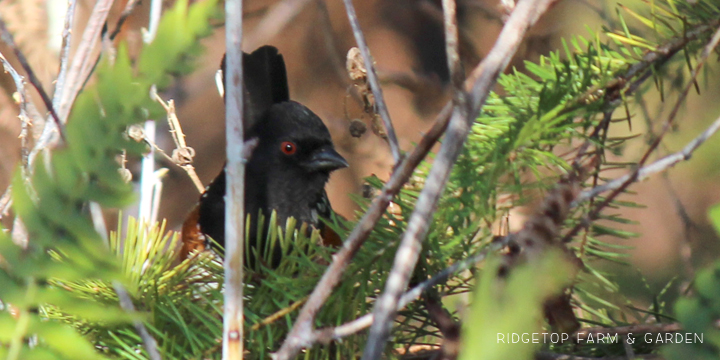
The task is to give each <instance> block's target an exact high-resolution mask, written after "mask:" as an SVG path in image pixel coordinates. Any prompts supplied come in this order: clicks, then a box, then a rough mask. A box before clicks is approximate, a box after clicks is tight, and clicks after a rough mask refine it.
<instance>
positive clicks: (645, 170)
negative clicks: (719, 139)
mask: <svg viewBox="0 0 720 360" xmlns="http://www.w3.org/2000/svg"><path fill="white" fill-rule="evenodd" d="M690 82H691V83H692V81H690ZM719 129H720V118H717V119H716V120H715V121H714V122H713V123H712V124H710V126H709V127H708V128H707V129H705V131H703V132H702V133H700V135H698V136H697V137H696V138H694V139H693V140H692V141H690V142H689V143H688V144H687V145H685V147H684V148H683V149H682V150H680V151H678V152H676V153H674V154H671V155H668V156H665V157H664V158H662V159H660V160H658V161H655V162H654V163H652V164H650V165H647V166H644V167H641V168H638V169H637V170H636V171H633V172H632V173H630V174H627V175H624V176H621V177H619V178H617V179H615V180H612V181H610V182H608V183H606V184H603V185H600V186H597V187H594V188H592V189H589V190H585V191H583V192H582V193H580V195H579V196H578V198H577V199H576V200H575V202H574V203H573V206H577V205H579V204H580V203H582V202H584V201H587V200H590V199H592V198H594V197H596V196H598V195H600V194H602V193H604V192H606V191H612V190H615V191H617V190H618V189H620V188H625V187H627V185H626V184H628V185H629V184H631V183H634V182H638V181H642V180H644V179H646V178H647V177H648V176H650V175H653V174H656V173H659V172H661V171H664V170H667V169H669V168H671V167H673V166H675V165H677V164H678V163H680V162H683V161H687V160H689V159H690V158H691V157H692V154H693V153H694V152H695V150H697V149H698V148H699V147H700V145H702V144H703V143H705V141H707V140H708V139H709V138H710V137H711V136H712V135H713V134H715V133H716V132H717V131H718V130H719Z"/></svg>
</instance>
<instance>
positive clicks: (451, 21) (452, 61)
mask: <svg viewBox="0 0 720 360" xmlns="http://www.w3.org/2000/svg"><path fill="white" fill-rule="evenodd" d="M456 6H457V4H456V3H455V0H442V7H443V24H444V26H445V55H446V56H447V62H448V70H450V81H451V82H452V85H453V87H454V88H455V92H456V94H457V93H458V92H460V93H462V92H463V79H464V78H465V76H463V73H462V63H461V62H460V53H459V52H458V43H459V41H458V26H457V15H456Z"/></svg>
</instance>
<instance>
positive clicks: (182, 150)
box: [146, 86, 205, 193]
mask: <svg viewBox="0 0 720 360" xmlns="http://www.w3.org/2000/svg"><path fill="white" fill-rule="evenodd" d="M154 89H155V87H154V86H153V88H152V89H151V91H150V95H151V96H152V97H153V98H154V99H155V100H156V101H157V102H158V103H160V105H162V107H163V109H165V112H166V113H167V120H168V126H169V127H170V134H171V135H172V138H173V141H174V142H175V149H174V150H173V152H172V157H168V156H167V154H166V153H165V152H164V151H162V150H161V149H160V148H159V147H158V146H157V145H155V143H154V142H148V144H150V145H151V146H153V147H155V148H156V149H160V153H161V154H162V155H164V156H165V157H167V158H168V159H169V160H170V161H172V162H173V163H174V164H175V165H177V166H179V167H180V168H181V169H183V170H185V172H186V173H187V174H188V176H189V177H190V180H192V182H193V184H194V185H195V188H196V189H197V190H198V192H200V193H203V192H204V191H205V186H203V184H202V181H200V177H199V176H198V175H197V172H196V171H195V167H194V166H193V158H194V157H195V149H193V148H191V147H189V146H187V143H186V142H185V133H183V131H182V126H180V120H179V119H178V117H177V112H176V111H175V101H173V100H172V99H171V100H169V101H168V102H167V103H166V102H165V101H164V100H163V99H162V98H161V97H160V95H158V93H157V91H155V90H154ZM146 141H147V138H146Z"/></svg>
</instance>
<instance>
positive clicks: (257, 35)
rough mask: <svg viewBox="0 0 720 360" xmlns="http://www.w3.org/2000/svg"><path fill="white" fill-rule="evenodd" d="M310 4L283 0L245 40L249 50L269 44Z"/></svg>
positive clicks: (302, 1)
mask: <svg viewBox="0 0 720 360" xmlns="http://www.w3.org/2000/svg"><path fill="white" fill-rule="evenodd" d="M309 3H310V0H282V1H280V2H278V3H276V4H275V5H273V6H272V8H271V9H270V11H268V13H267V15H265V16H264V17H263V18H262V20H260V23H259V24H258V25H257V26H256V27H255V29H253V31H252V33H251V34H250V35H249V36H248V37H247V39H246V40H245V44H246V46H247V48H248V49H255V48H257V47H259V46H260V45H262V44H265V43H267V42H268V41H269V40H270V39H272V38H273V37H275V36H276V35H277V34H279V33H280V32H281V31H282V30H283V29H284V28H285V26H287V25H288V24H289V23H290V22H291V21H292V20H293V19H295V17H296V16H298V15H299V14H300V12H301V11H302V10H303V9H304V8H305V6H307V4H309Z"/></svg>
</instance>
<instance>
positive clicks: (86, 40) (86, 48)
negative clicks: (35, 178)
mask: <svg viewBox="0 0 720 360" xmlns="http://www.w3.org/2000/svg"><path fill="white" fill-rule="evenodd" d="M112 3H113V0H98V2H97V3H95V7H94V8H93V11H92V14H90V18H89V19H88V22H87V25H86V27H85V31H84V32H83V35H82V40H81V42H80V45H78V48H77V50H76V51H75V55H74V56H73V61H72V63H71V64H70V69H69V71H68V74H67V81H66V83H65V86H64V87H63V88H62V89H58V90H59V91H60V92H62V94H61V95H60V104H59V105H58V114H59V115H60V118H61V119H62V120H63V123H64V122H65V121H67V117H68V115H69V114H70V109H71V108H72V105H73V103H74V102H75V98H76V97H77V95H78V93H79V92H80V89H81V88H82V85H83V84H84V83H85V79H86V78H87V77H88V76H89V75H90V72H91V71H92V69H93V67H94V62H93V61H92V60H91V59H92V58H93V57H92V56H91V55H90V54H91V53H92V51H93V49H94V48H95V45H96V44H97V43H98V41H100V33H101V32H102V29H103V27H104V25H105V22H106V20H107V16H108V13H109V12H110V7H111V6H112Z"/></svg>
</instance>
